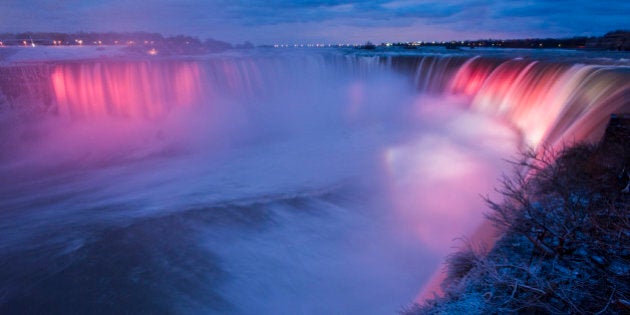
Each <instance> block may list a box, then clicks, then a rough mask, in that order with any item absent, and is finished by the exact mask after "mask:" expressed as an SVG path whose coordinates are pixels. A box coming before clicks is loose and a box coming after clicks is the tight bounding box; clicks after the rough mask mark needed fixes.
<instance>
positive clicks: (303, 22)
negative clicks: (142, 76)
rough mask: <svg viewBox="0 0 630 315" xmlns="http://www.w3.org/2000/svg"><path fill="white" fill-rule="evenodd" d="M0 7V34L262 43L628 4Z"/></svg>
mask: <svg viewBox="0 0 630 315" xmlns="http://www.w3.org/2000/svg"><path fill="white" fill-rule="evenodd" d="M0 12H2V13H3V17H2V19H0V32H2V31H5V32H18V31H29V30H30V31H42V30H46V31H49V30H52V31H65V32H70V31H81V30H82V31H155V32H161V33H164V34H166V35H169V34H170V35H174V34H190V35H195V36H199V37H202V38H205V37H214V38H217V39H221V40H228V41H232V42H242V41H244V40H251V41H254V42H256V43H264V42H267V43H269V42H275V41H281V42H295V41H308V40H313V41H314V40H323V41H328V42H331V41H333V42H334V41H339V40H342V39H347V38H356V37H360V36H363V38H365V39H368V38H371V39H372V40H375V41H397V40H413V39H415V38H417V37H418V36H427V37H430V38H425V39H426V40H448V39H465V38H481V37H484V38H487V36H491V37H499V36H501V37H503V36H507V37H512V38H514V37H522V36H527V37H557V36H573V35H600V34H603V33H605V32H607V31H610V30H614V29H630V19H628V16H630V2H627V1H612V0H602V1H597V2H595V1H586V0H576V1H568V0H559V1H543V0H530V1H499V0H443V1H437V0H421V1H415V0H367V1H356V0H324V1H315V0H305V1H289V0H269V1H263V0H214V1H202V0H152V1H149V0H146V1H127V0H67V1H55V0H4V1H1V2H0ZM341 30H343V31H341ZM414 30H415V34H416V36H414ZM387 32H389V34H388V33H387ZM315 34H317V35H315ZM375 34H378V38H374V37H375ZM492 34H496V36H492ZM449 36H456V37H458V38H453V37H449ZM410 37H413V38H410Z"/></svg>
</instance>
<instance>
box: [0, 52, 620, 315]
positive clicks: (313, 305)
mask: <svg viewBox="0 0 630 315" xmlns="http://www.w3.org/2000/svg"><path fill="white" fill-rule="evenodd" d="M7 49H8V48H7ZM18 49H19V48H18ZM24 49H27V48H24ZM41 49H43V48H41ZM16 54H19V52H18V53H16ZM620 56H621V55H620ZM14 57H15V56H14V55H11V56H6V55H5V56H4V57H2V55H0V162H1V163H0V266H2V268H0V280H1V281H0V313H3V314H5V313H6V314H18V313H49V312H53V313H107V314H111V313H148V314H162V313H175V314H199V313H202V314H224V313H236V314H260V313H263V314H267V313H268V314H288V313H298V314H301V313H307V314H331V313H340V314H356V313H368V314H372V313H373V314H388V313H394V312H397V311H398V310H400V309H401V308H402V307H404V306H405V305H408V304H409V303H411V302H412V301H414V299H419V298H421V296H423V294H426V292H431V290H432V287H433V286H434V284H435V279H439V274H440V272H441V270H442V267H441V266H442V263H443V260H444V257H445V256H446V255H447V254H448V253H450V252H451V251H452V247H453V246H456V245H457V241H456V239H458V238H473V237H480V238H484V237H488V236H483V235H480V234H484V233H479V227H480V226H482V224H483V222H484V216H483V213H484V212H485V211H486V207H485V204H484V202H483V200H482V198H480V197H479V195H490V196H494V195H495V194H496V193H495V192H494V190H493V188H494V187H495V186H496V185H497V179H498V178H499V177H500V176H501V174H502V173H503V172H506V171H508V170H509V169H510V166H509V164H508V163H507V162H505V160H506V159H509V158H511V157H514V156H515V155H516V154H517V153H518V152H519V150H522V149H524V148H527V147H532V148H538V147H541V146H543V145H550V146H561V145H563V144H569V143H573V142H577V141H598V140H599V139H600V138H601V136H602V135H603V132H604V129H605V127H606V124H607V123H608V120H609V118H610V116H611V114H624V113H629V112H630V63H629V62H628V60H627V59H622V58H620V57H619V56H617V55H614V54H606V53H597V52H593V53H572V54H567V53H564V52H562V51H547V52H545V53H534V52H532V51H529V50H525V51H524V52H519V51H507V52H502V53H498V52H495V51H490V50H489V51H486V52H484V51H483V50H481V51H478V52H477V51H453V52H451V51H447V50H442V51H426V52H423V51H422V50H418V51H417V52H413V53H412V52H407V51H400V52H393V53H392V52H390V53H372V52H369V51H357V50H342V49H323V48H322V49H294V50H284V51H281V52H278V50H273V49H268V50H264V49H254V50H251V51H242V52H238V53H234V52H230V53H227V52H226V53H222V54H215V55H200V56H192V57H181V56H180V57H157V56H155V57H154V56H146V57H144V56H142V57H138V56H100V57H97V58H78V57H77V58H62V57H59V58H56V57H45V58H30V59H29V58H26V59H19V58H17V57H15V58H14ZM2 58H4V59H2ZM432 279H433V280H432ZM33 300H37V301H39V302H40V303H37V304H34V303H32V302H31V301H33Z"/></svg>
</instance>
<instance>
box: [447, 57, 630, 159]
mask: <svg viewBox="0 0 630 315" xmlns="http://www.w3.org/2000/svg"><path fill="white" fill-rule="evenodd" d="M618 71H619V70H617V71H610V69H607V68H606V67H604V66H589V65H573V66H571V65H568V64H562V63H545V62H538V61H526V60H522V59H514V60H509V61H504V62H500V63H497V61H493V60H487V59H482V58H474V59H471V60H469V61H467V62H466V63H465V64H464V65H463V66H462V67H461V68H460V69H459V70H458V71H457V73H456V75H455V76H454V78H453V79H452V81H451V88H450V91H451V92H452V93H454V94H463V95H466V96H468V97H469V98H470V107H471V108H472V109H474V110H476V111H480V112H484V113H488V114H492V115H496V116H499V117H502V118H503V119H505V120H506V121H507V122H509V123H511V124H513V125H514V126H515V127H516V128H518V129H519V130H521V131H522V133H523V135H524V138H525V139H524V140H525V141H526V143H527V144H528V145H530V146H534V147H536V146H538V145H540V144H542V143H546V144H550V145H555V144H559V143H561V142H563V141H569V142H570V141H580V140H584V139H597V138H598V137H599V136H601V132H603V130H601V129H602V126H605V120H606V119H607V117H608V116H609V115H610V114H611V113H613V112H617V111H623V110H624V107H626V106H627V104H626V103H625V102H624V101H623V100H621V98H622V97H623V96H622V94H623V91H624V90H625V89H627V83H626V82H624V80H623V77H622V75H621V74H620V73H619V72H618ZM626 110H627V109H626ZM591 121H592V123H591ZM578 126H579V127H578ZM588 126H592V128H589V127H588ZM595 126H598V127H595Z"/></svg>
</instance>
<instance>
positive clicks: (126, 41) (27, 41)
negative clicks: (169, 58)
mask: <svg viewBox="0 0 630 315" xmlns="http://www.w3.org/2000/svg"><path fill="white" fill-rule="evenodd" d="M0 43H1V45H3V46H30V45H51V46H74V45H126V46H136V47H145V46H146V47H150V48H156V49H160V48H161V49H167V50H169V51H173V52H182V53H185V52H189V53H193V52H217V51H223V50H227V49H231V48H243V47H246V46H248V44H247V43H245V44H243V45H237V46H236V47H235V46H232V44H230V43H227V42H223V41H219V40H215V39H212V38H208V39H206V40H203V41H202V40H200V39H199V38H197V37H193V36H187V35H177V36H168V37H165V36H163V35H162V34H159V33H149V32H130V33H117V32H106V33H98V32H79V33H58V32H23V33H0ZM250 45H251V44H250Z"/></svg>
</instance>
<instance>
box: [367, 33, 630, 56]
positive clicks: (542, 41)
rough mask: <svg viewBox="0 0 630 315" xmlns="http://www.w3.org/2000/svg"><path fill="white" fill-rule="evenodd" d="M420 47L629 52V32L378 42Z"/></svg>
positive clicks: (404, 46)
mask: <svg viewBox="0 0 630 315" xmlns="http://www.w3.org/2000/svg"><path fill="white" fill-rule="evenodd" d="M422 46H429V47H430V46H437V47H446V48H449V49H459V48H467V49H474V48H479V47H490V48H530V49H531V48H560V49H564V48H567V49H598V50H618V51H630V31H624V30H617V31H613V32H608V33H606V34H605V35H604V36H591V37H587V36H577V37H570V38H524V39H478V40H464V41H427V42H425V41H419V42H398V43H381V44H380V45H378V47H383V48H387V47H400V48H405V49H416V48H419V47H422ZM359 48H362V49H375V48H377V45H374V44H372V43H370V42H367V43H366V44H364V45H360V46H359Z"/></svg>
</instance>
